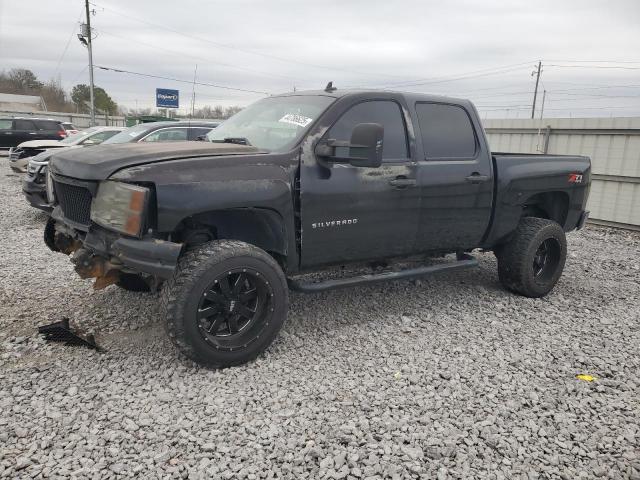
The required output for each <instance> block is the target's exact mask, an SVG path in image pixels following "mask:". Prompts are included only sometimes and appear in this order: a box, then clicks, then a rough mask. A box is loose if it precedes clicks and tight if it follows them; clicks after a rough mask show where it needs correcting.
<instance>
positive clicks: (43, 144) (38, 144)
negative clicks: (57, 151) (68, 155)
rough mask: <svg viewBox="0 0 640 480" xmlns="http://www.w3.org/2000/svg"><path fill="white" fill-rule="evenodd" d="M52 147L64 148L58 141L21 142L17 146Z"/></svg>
mask: <svg viewBox="0 0 640 480" xmlns="http://www.w3.org/2000/svg"><path fill="white" fill-rule="evenodd" d="M52 147H66V145H64V144H60V141H59V140H29V141H27V142H22V143H21V144H20V145H18V148H52Z"/></svg>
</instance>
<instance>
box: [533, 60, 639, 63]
mask: <svg viewBox="0 0 640 480" xmlns="http://www.w3.org/2000/svg"><path fill="white" fill-rule="evenodd" d="M546 61H547V62H558V63H637V64H640V62H636V61H631V60H546Z"/></svg>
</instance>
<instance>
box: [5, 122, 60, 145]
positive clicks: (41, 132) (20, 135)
mask: <svg viewBox="0 0 640 480" xmlns="http://www.w3.org/2000/svg"><path fill="white" fill-rule="evenodd" d="M62 123H63V122H61V121H59V120H52V119H47V118H31V117H28V118H0V148H4V149H6V148H13V147H15V146H17V145H19V144H21V143H22V142H26V141H27V140H62V139H63V138H66V137H67V131H66V130H65V129H64V127H63V126H62Z"/></svg>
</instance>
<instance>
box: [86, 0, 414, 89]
mask: <svg viewBox="0 0 640 480" xmlns="http://www.w3.org/2000/svg"><path fill="white" fill-rule="evenodd" d="M91 4H92V5H94V6H96V7H99V8H102V9H104V10H108V11H110V12H112V13H115V14H116V15H120V16H122V17H125V18H128V19H130V20H134V21H137V22H140V23H144V24H146V25H150V26H153V27H156V28H161V29H163V30H167V31H169V32H172V33H175V34H177V35H181V36H183V37H186V38H190V39H192V40H197V41H199V42H205V43H209V44H211V45H215V46H216V47H218V48H226V49H229V50H236V51H239V52H243V53H246V54H249V55H256V56H259V57H265V58H271V59H273V60H278V61H280V62H285V63H293V64H297V65H303V66H306V67H313V68H320V69H323V70H333V71H341V72H346V73H351V74H356V75H372V74H371V73H369V72H359V71H356V70H348V69H344V68H339V67H333V66H330V65H319V64H314V63H308V62H302V61H299V60H294V59H290V58H284V57H279V56H277V55H271V54H268V53H262V52H256V51H254V50H251V49H246V48H240V47H236V46H234V45H228V44H226V43H220V42H215V41H213V40H209V39H207V38H203V37H199V36H196V35H189V34H187V33H184V32H182V31H180V30H177V29H175V28H172V27H168V26H166V25H161V24H159V23H154V22H150V21H148V20H144V19H141V18H138V17H134V16H132V15H129V14H126V13H123V12H121V11H119V10H116V9H113V8H111V7H105V6H104V5H100V4H97V3H94V2H91ZM375 75H376V76H381V77H389V78H402V77H401V76H400V75H391V74H383V73H376V74H375Z"/></svg>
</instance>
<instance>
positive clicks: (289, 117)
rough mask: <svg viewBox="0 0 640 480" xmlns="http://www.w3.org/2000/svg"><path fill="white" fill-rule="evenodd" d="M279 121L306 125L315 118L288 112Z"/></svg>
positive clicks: (300, 125)
mask: <svg viewBox="0 0 640 480" xmlns="http://www.w3.org/2000/svg"><path fill="white" fill-rule="evenodd" d="M278 121H279V122H282V123H291V124H293V125H297V126H299V127H306V126H307V125H309V124H310V123H311V122H313V118H309V117H305V116H304V115H299V114H297V113H287V114H286V115H285V116H284V117H282V118H281V119H280V120H278Z"/></svg>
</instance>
